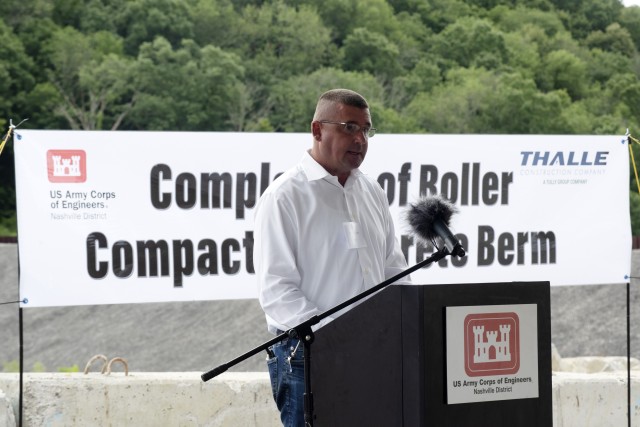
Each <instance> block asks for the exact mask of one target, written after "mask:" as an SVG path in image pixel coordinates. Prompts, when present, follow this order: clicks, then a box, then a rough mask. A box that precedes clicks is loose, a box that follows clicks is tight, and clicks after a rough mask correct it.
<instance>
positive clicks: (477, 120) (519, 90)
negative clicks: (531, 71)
mask: <svg viewBox="0 0 640 427" xmlns="http://www.w3.org/2000/svg"><path fill="white" fill-rule="evenodd" d="M569 104H570V99H569V97H568V96H567V95H566V94H565V93H564V92H562V91H554V92H550V93H542V92H540V91H539V90H538V89H537V87H536V85H535V82H534V81H533V80H532V79H530V78H526V77H523V76H522V75H520V74H518V73H504V72H497V71H488V70H485V69H465V68H457V69H454V70H451V71H449V73H448V74H447V78H446V82H445V83H444V84H442V85H439V86H437V87H436V88H434V90H433V91H432V92H431V93H421V94H419V95H417V96H416V98H415V99H414V100H413V102H411V104H409V105H408V106H407V108H406V109H405V116H406V117H408V118H410V119H412V120H414V121H415V123H417V125H418V126H420V127H421V128H423V129H425V130H426V131H427V132H431V133H499V134H508V133H513V134H531V133H533V134H536V133H540V134H544V133H551V134H557V133H571V131H570V130H569V129H568V126H567V121H566V120H565V119H564V117H563V109H564V108H566V107H567V106H568V105H569Z"/></svg>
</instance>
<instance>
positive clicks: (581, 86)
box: [537, 50, 587, 99]
mask: <svg viewBox="0 0 640 427" xmlns="http://www.w3.org/2000/svg"><path fill="white" fill-rule="evenodd" d="M586 77H587V65H586V64H585V62H584V61H583V60H582V59H580V58H579V57H577V56H576V55H574V54H572V53H571V52H568V51H566V50H556V51H553V52H551V53H549V54H548V55H547V56H546V57H545V58H543V59H542V66H541V68H540V72H539V73H538V77H537V79H538V84H539V85H540V87H541V88H542V90H545V91H551V90H557V89H564V90H566V91H567V93H568V94H569V95H570V96H571V98H572V99H579V98H582V97H583V96H584V95H585V90H586V85H585V82H586Z"/></svg>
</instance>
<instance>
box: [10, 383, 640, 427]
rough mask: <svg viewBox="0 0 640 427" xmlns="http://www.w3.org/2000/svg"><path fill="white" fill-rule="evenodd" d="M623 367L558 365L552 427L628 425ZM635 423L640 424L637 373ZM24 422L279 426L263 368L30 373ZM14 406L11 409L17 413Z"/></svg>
mask: <svg viewBox="0 0 640 427" xmlns="http://www.w3.org/2000/svg"><path fill="white" fill-rule="evenodd" d="M626 378H627V374H626V371H616V372H601V373H593V374H587V373H579V372H554V374H553V414H554V424H553V425H554V427H621V426H626V425H627V384H626ZM632 385H633V387H632V426H634V427H640V372H638V371H635V372H632ZM18 387H19V383H18V375H17V374H0V390H2V391H4V394H3V393H0V427H5V426H6V427H14V426H15V425H17V421H16V420H17V408H18ZM23 399H24V404H23V405H24V419H23V425H24V426H25V427H27V426H50V427H57V426H65V427H68V426H78V427H80V426H82V427H86V426H138V427H144V426H153V427H158V426H172V427H173V426H208V427H214V426H216V427H218V426H219V427H222V426H229V427H237V426H243V427H245V426H246V427H252V426H255V427H271V426H273V427H276V426H279V425H280V423H279V420H278V414H277V412H276V410H275V405H274V403H273V400H272V397H271V390H270V387H269V379H268V376H267V374H266V373H246V372H238V373H235V372H227V373H224V374H222V375H220V376H219V377H217V378H215V379H213V380H211V381H209V382H207V383H203V382H202V381H201V380H200V373H195V372H190V373H189V372H187V373H130V374H129V376H125V375H124V374H123V373H120V372H118V373H112V374H111V375H108V376H107V375H102V374H99V373H89V374H87V375H84V374H80V373H73V374H62V373H42V374H38V373H28V374H25V383H24V397H23ZM12 410H13V412H12Z"/></svg>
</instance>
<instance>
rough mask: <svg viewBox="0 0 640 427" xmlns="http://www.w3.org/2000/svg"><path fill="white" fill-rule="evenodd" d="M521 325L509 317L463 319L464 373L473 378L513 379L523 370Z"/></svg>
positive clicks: (479, 315)
mask: <svg viewBox="0 0 640 427" xmlns="http://www.w3.org/2000/svg"><path fill="white" fill-rule="evenodd" d="M519 327H520V321H519V319H518V315H517V314H516V313H513V312H509V313H477V314H469V315H467V316H466V317H465V319H464V370H465V371H466V373H467V375H469V376H470V377H477V376H491V375H510V374H515V373H516V372H518V370H519V369H520V330H519Z"/></svg>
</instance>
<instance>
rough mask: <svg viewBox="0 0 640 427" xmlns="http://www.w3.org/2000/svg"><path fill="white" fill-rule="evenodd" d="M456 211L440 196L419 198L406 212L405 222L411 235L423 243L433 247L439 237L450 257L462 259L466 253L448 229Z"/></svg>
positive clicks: (453, 206)
mask: <svg viewBox="0 0 640 427" xmlns="http://www.w3.org/2000/svg"><path fill="white" fill-rule="evenodd" d="M457 212H458V209H457V208H456V207H455V205H454V204H453V203H451V202H450V201H448V200H447V199H445V198H444V197H442V196H425V197H421V198H420V199H419V200H418V201H417V202H416V203H414V204H411V205H410V208H409V209H408V211H407V222H408V223H409V225H410V226H411V229H412V230H413V233H414V234H415V235H416V236H418V238H420V239H422V240H423V241H425V242H431V243H432V244H433V245H434V246H436V248H437V245H436V244H435V239H436V237H439V238H440V239H441V240H442V241H443V242H444V245H445V247H446V248H447V250H448V251H449V253H450V254H451V255H452V256H457V257H459V258H462V257H463V256H465V254H466V252H465V250H464V248H463V247H462V245H461V244H460V242H459V241H458V238H457V237H456V236H455V235H454V234H453V233H452V232H451V230H450V229H449V220H450V219H451V216H452V215H453V214H454V213H457Z"/></svg>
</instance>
